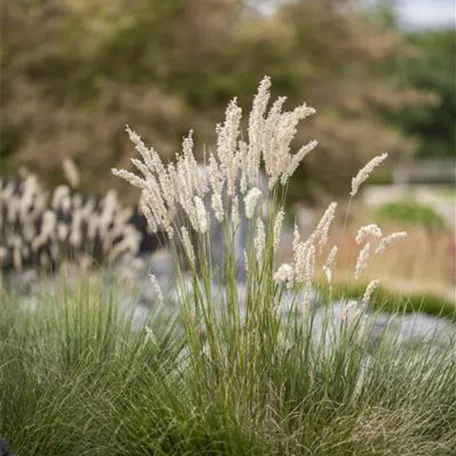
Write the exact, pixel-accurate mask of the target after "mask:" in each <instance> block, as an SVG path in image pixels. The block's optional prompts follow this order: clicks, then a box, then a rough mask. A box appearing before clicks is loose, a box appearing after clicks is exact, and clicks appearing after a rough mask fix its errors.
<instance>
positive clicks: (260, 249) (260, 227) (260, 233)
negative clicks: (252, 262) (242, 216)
mask: <svg viewBox="0 0 456 456" xmlns="http://www.w3.org/2000/svg"><path fill="white" fill-rule="evenodd" d="M256 228H257V229H256V236H255V250H256V254H257V261H258V263H259V264H261V263H262V262H263V253H264V249H265V246H266V235H265V232H264V223H263V220H261V218H259V219H258V220H257V225H256Z"/></svg>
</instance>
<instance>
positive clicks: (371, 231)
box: [356, 223, 382, 245]
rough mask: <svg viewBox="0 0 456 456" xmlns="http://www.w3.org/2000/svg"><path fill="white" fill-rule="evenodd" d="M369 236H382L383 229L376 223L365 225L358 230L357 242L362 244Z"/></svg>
mask: <svg viewBox="0 0 456 456" xmlns="http://www.w3.org/2000/svg"><path fill="white" fill-rule="evenodd" d="M368 236H375V237H377V238H380V237H382V230H381V229H380V227H379V226H378V225H376V224H375V223H371V224H370V225H364V226H362V227H361V228H360V229H359V230H358V234H357V235H356V243H357V244H358V245H359V244H361V243H362V242H363V241H364V240H365V239H366V238H367V237H368Z"/></svg>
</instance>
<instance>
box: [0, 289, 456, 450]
mask: <svg viewBox="0 0 456 456" xmlns="http://www.w3.org/2000/svg"><path fill="white" fill-rule="evenodd" d="M117 301H118V300H117V297H116V292H115V290H114V289H112V290H111V291H107V290H106V289H101V288H99V287H97V286H89V285H85V284H82V285H80V286H78V287H76V288H75V289H73V290H72V291H71V292H65V291H62V292H61V293H60V294H58V295H57V296H43V297H42V298H41V299H40V300H39V303H38V310H36V311H34V312H31V311H30V310H24V308H23V306H22V303H21V302H19V301H18V300H17V299H15V298H14V297H11V296H8V295H6V294H4V295H3V296H2V301H1V304H0V315H1V318H0V437H1V438H7V439H8V440H9V441H10V442H11V444H12V447H13V449H14V451H15V452H16V453H17V454H18V455H20V456H32V455H45V456H57V455H58V456H75V455H85V456H88V455H103V456H104V455H106V456H107V455H110V456H115V455H119V456H120V455H137V456H140V455H170V454H174V455H222V454H230V455H279V454H280V455H282V454H283V455H328V456H329V455H331V456H337V455H410V456H412V455H413V456H416V455H436V456H437V455H438V456H445V455H447V456H450V455H454V448H456V434H455V429H456V364H455V362H454V354H453V355H452V354H451V353H450V351H449V349H447V348H445V347H441V348H439V349H434V348H432V346H431V345H429V346H427V347H426V348H425V349H420V351H416V347H415V348H413V347H410V348H404V349H403V350H401V351H398V350H397V349H395V347H394V343H390V342H394V341H386V340H385V341H384V343H383V344H381V345H380V347H377V348H376V349H375V351H373V349H372V347H370V348H369V346H368V344H364V343H362V338H360V337H359V334H358V333H356V334H355V333H354V332H353V330H348V329H347V330H344V331H342V336H341V337H340V339H338V341H332V342H328V341H326V342H320V343H318V344H317V343H315V342H314V343H312V342H311V341H312V331H313V330H312V327H311V326H310V327H307V328H305V327H303V326H302V325H294V324H290V325H284V327H283V328H282V329H283V331H284V333H283V337H278V338H277V339H276V342H275V343H274V344H270V343H269V342H270V341H268V340H267V338H266V336H267V335H268V334H269V331H265V334H243V333H242V331H241V330H239V329H238V331H233V330H232V328H231V327H230V326H229V325H223V324H220V325H219V326H218V327H217V329H218V331H220V338H219V339H218V344H217V350H219V352H217V353H216V352H215V351H213V350H201V351H200V352H199V353H197V352H196V351H195V350H193V349H190V348H189V344H188V339H187V337H189V332H188V331H187V332H186V331H183V330H182V325H181V322H179V321H173V320H172V319H170V318H169V317H167V316H166V315H165V314H164V312H162V311H161V310H160V309H157V311H156V312H154V314H153V317H152V319H151V321H150V322H149V323H148V326H149V328H150V330H151V332H149V334H151V336H150V337H148V336H147V332H146V331H144V330H141V331H139V332H137V333H133V332H132V331H131V329H130V328H131V321H130V319H129V317H128V316H125V314H121V313H120V312H119V310H118V309H119V308H120V306H119V304H118V302H117ZM265 324H267V323H265ZM239 335H242V336H245V340H241V341H235V340H234V339H235V338H236V337H238V336H239ZM201 337H202V338H204V337H205V336H204V334H201ZM279 342H280V343H279ZM324 343H325V344H326V345H323V344H324ZM202 346H204V343H202ZM235 348H236V349H238V351H237V352H235V351H234V349H235ZM452 356H453V357H452Z"/></svg>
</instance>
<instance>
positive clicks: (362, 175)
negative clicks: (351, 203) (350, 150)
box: [350, 153, 388, 197]
mask: <svg viewBox="0 0 456 456" xmlns="http://www.w3.org/2000/svg"><path fill="white" fill-rule="evenodd" d="M387 157H388V154H386V153H385V154H382V155H378V156H377V157H374V158H373V159H372V160H371V161H370V162H368V163H367V164H366V165H365V166H364V167H363V168H361V169H360V170H359V171H358V174H357V175H356V176H355V177H354V178H353V179H352V189H351V192H350V196H351V197H353V196H355V195H356V194H357V193H358V190H359V187H360V185H361V184H362V183H363V182H364V181H365V180H366V179H367V178H368V177H369V176H370V174H371V173H372V171H373V170H374V169H375V168H376V167H377V166H378V165H380V164H381V163H383V162H384V161H385V160H386V158H387Z"/></svg>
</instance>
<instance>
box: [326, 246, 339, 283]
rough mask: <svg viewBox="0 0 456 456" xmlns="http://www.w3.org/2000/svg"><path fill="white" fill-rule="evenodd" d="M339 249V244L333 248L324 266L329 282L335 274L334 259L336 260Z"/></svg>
mask: <svg viewBox="0 0 456 456" xmlns="http://www.w3.org/2000/svg"><path fill="white" fill-rule="evenodd" d="M338 250H339V248H338V247H337V245H335V246H333V248H332V249H331V250H330V252H329V254H328V258H327V260H326V263H325V265H324V266H323V272H324V273H325V275H326V280H327V281H328V283H329V284H330V283H331V282H332V276H333V273H332V268H333V266H334V261H335V260H336V255H337V252H338Z"/></svg>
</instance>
